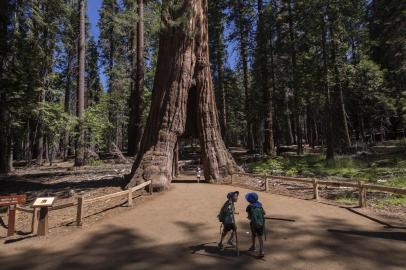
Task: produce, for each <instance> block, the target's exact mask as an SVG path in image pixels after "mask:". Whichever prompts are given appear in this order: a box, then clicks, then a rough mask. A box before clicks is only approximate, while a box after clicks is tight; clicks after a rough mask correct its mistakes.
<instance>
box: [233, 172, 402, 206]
mask: <svg viewBox="0 0 406 270" xmlns="http://www.w3.org/2000/svg"><path fill="white" fill-rule="evenodd" d="M235 175H241V176H249V177H254V178H263V179H264V180H265V191H267V192H268V191H269V190H270V188H269V182H270V181H271V180H281V181H286V182H297V183H306V184H311V185H312V186H313V199H315V200H318V199H319V187H320V186H332V187H350V188H351V187H352V188H357V189H358V194H359V195H358V198H359V206H360V207H365V206H366V199H367V196H366V195H367V190H371V191H380V192H388V193H393V194H399V195H406V189H404V188H395V187H386V186H380V185H373V184H366V183H364V182H363V181H361V180H358V181H357V182H349V181H331V180H318V179H314V178H313V179H309V178H296V177H286V176H276V175H271V176H270V175H261V174H250V173H235ZM231 184H233V175H231Z"/></svg>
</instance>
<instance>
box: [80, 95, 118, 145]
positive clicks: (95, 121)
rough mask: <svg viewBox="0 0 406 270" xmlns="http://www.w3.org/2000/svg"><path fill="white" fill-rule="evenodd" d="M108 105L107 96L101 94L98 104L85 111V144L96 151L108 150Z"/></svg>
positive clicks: (109, 125) (109, 124) (110, 126)
mask: <svg viewBox="0 0 406 270" xmlns="http://www.w3.org/2000/svg"><path fill="white" fill-rule="evenodd" d="M109 103H110V102H109V97H108V95H107V94H102V95H101V98H100V102H99V103H97V104H95V105H93V106H90V107H88V108H86V110H85V130H86V143H87V145H88V146H93V147H95V148H96V149H98V150H105V149H107V148H108V145H107V143H108V141H107V134H108V131H109V129H111V128H112V124H111V123H110V122H109V110H108V109H109Z"/></svg>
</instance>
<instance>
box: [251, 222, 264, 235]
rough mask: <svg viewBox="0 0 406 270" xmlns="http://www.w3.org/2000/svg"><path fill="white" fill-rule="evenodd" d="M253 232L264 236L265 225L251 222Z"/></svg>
mask: <svg viewBox="0 0 406 270" xmlns="http://www.w3.org/2000/svg"><path fill="white" fill-rule="evenodd" d="M250 227H251V233H252V235H253V236H262V235H263V234H264V226H259V227H258V226H255V225H254V224H253V223H250Z"/></svg>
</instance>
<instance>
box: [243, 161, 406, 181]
mask: <svg viewBox="0 0 406 270" xmlns="http://www.w3.org/2000/svg"><path fill="white" fill-rule="evenodd" d="M405 159H406V157H405V155H404V154H379V155H371V156H356V157H355V156H339V157H337V158H336V159H335V160H332V161H329V162H327V161H326V160H325V156H324V155H316V154H308V155H304V156H288V157H286V158H281V157H279V158H276V159H267V160H265V161H260V162H256V163H253V164H252V165H251V166H250V170H252V171H253V172H254V173H261V174H269V175H270V174H282V175H286V176H305V177H329V176H334V177H340V178H341V177H342V178H350V179H363V180H365V181H370V182H372V183H375V184H380V185H387V186H394V187H402V188H403V187H406V170H405V169H404V166H405V165H406V162H405Z"/></svg>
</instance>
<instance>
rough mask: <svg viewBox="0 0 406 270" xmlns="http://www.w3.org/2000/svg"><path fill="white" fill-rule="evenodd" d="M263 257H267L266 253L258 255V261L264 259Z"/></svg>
mask: <svg viewBox="0 0 406 270" xmlns="http://www.w3.org/2000/svg"><path fill="white" fill-rule="evenodd" d="M263 257H265V253H264V252H263V251H260V252H259V255H258V259H262V258H263Z"/></svg>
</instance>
